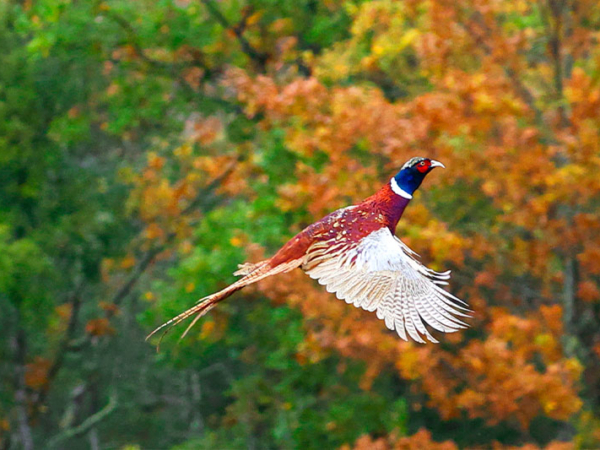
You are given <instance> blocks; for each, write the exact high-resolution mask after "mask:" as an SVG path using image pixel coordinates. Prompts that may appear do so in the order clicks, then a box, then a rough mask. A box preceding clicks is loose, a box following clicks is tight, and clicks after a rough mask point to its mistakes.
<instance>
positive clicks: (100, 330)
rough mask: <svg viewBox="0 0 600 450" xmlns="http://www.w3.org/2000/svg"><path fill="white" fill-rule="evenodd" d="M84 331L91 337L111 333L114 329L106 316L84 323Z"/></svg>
mask: <svg viewBox="0 0 600 450" xmlns="http://www.w3.org/2000/svg"><path fill="white" fill-rule="evenodd" d="M85 332H86V333H87V334H89V335H90V336H93V337H102V336H107V335H112V334H114V333H115V329H114V328H113V327H112V325H111V324H110V322H109V320H108V319H107V318H106V317H101V318H98V319H91V320H89V321H88V323H86V324H85Z"/></svg>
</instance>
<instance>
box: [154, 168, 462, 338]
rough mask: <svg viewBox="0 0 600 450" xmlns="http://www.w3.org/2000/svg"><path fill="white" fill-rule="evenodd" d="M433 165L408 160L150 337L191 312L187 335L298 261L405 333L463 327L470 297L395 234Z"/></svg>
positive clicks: (346, 297) (344, 297)
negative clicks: (227, 302)
mask: <svg viewBox="0 0 600 450" xmlns="http://www.w3.org/2000/svg"><path fill="white" fill-rule="evenodd" d="M435 167H444V166H443V164H441V163H439V162H437V161H434V160H431V159H428V158H421V157H417V158H412V159H410V160H409V161H408V162H407V163H406V164H404V166H403V167H402V169H401V170H400V171H399V172H398V174H396V176H394V177H393V178H392V179H391V180H390V182H389V183H387V184H386V185H384V186H383V187H382V188H381V189H380V190H379V191H378V192H376V193H375V194H374V195H372V196H371V197H369V198H367V199H365V200H364V201H362V202H361V203H359V204H358V205H355V206H349V207H346V208H342V209H339V210H337V211H334V212H332V213H331V214H329V215H327V216H325V217H324V218H323V219H321V220H319V221H318V222H315V223H313V224H312V225H309V226H308V227H307V228H305V229H304V230H302V231H301V232H300V233H298V234H297V235H296V236H294V237H293V238H292V239H290V240H289V241H288V242H287V243H286V244H285V245H284V246H283V247H281V249H279V251H278V252H277V253H275V255H273V256H272V257H271V258H269V259H267V260H265V261H261V262H258V263H255V264H250V263H246V264H243V265H240V268H239V270H238V271H237V272H236V273H235V275H239V276H242V278H241V279H239V280H238V281H236V282H235V283H233V284H231V285H230V286H228V287H226V288H225V289H223V290H222V291H219V292H217V293H215V294H212V295H209V296H208V297H205V298H203V299H200V300H199V301H198V302H197V304H196V305H195V306H193V307H191V308H190V309H188V310H187V311H185V312H183V313H182V314H180V315H178V316H177V317H174V318H173V319H171V320H170V321H168V322H167V323H165V324H163V325H161V326H160V327H159V328H157V329H156V330H154V331H153V332H152V333H151V334H150V336H152V335H153V334H154V333H156V332H157V331H159V330H163V329H164V330H168V329H169V328H170V327H172V326H175V325H177V324H179V323H181V322H182V321H184V320H185V319H187V318H189V317H192V316H194V319H193V321H192V322H191V323H190V325H189V326H188V328H187V329H186V330H185V332H184V333H183V336H185V335H186V334H187V332H188V331H189V330H190V328H191V327H192V326H193V325H194V324H195V323H196V322H197V321H198V320H199V319H200V318H201V317H202V316H204V315H205V314H206V313H207V312H208V311H210V310H211V309H212V308H214V307H215V306H216V305H217V304H218V303H219V302H221V301H222V300H224V299H226V298H227V297H229V296H230V295H231V294H233V293H234V292H236V291H238V290H240V289H242V288H244V287H245V286H248V285H249V284H252V283H256V282H257V281H259V280H262V279H263V278H266V277H269V276H272V275H276V274H279V273H285V272H289V271H291V270H293V269H295V268H298V267H300V268H302V270H304V271H305V272H306V273H307V274H308V275H309V276H310V277H311V278H314V279H316V280H318V282H319V283H320V284H322V285H324V286H325V288H326V289H327V291H328V292H332V293H335V294H336V296H337V297H338V298H339V299H341V300H345V301H346V303H350V304H353V305H354V306H356V307H360V308H363V309H365V310H367V311H374V312H376V314H377V317H378V318H379V319H382V320H384V322H385V324H386V326H387V327H388V328H389V329H391V330H395V331H396V332H397V333H398V335H399V336H400V337H401V338H402V339H405V340H408V339H409V338H411V339H413V340H415V341H417V342H422V343H424V342H425V340H424V339H423V338H426V339H428V340H429V341H431V342H438V341H437V340H436V339H435V338H434V337H433V336H432V335H431V333H430V331H429V330H428V329H427V327H426V325H428V326H430V327H431V328H433V329H435V330H437V331H441V332H445V333H451V332H455V331H458V330H460V329H463V328H466V327H467V324H466V323H465V322H464V321H463V320H462V318H465V317H468V316H469V314H468V313H469V309H468V308H467V305H466V303H464V302H463V301H462V300H459V299H458V298H456V297H455V296H453V295H452V294H450V293H449V292H447V291H445V290H444V289H443V288H442V287H441V286H443V285H446V284H447V282H446V280H448V279H449V278H450V274H449V272H445V273H438V272H434V271H433V270H430V269H428V268H427V267H425V266H424V265H422V264H421V263H420V262H419V261H417V259H416V256H417V255H416V254H415V253H414V252H413V251H412V250H410V249H409V248H408V247H407V246H406V245H404V244H403V243H402V241H400V240H399V239H398V238H397V237H396V236H395V235H394V232H395V230H396V225H397V224H398V221H399V220H400V218H401V217H402V213H403V212H404V209H405V208H406V206H407V205H408V204H409V202H410V200H411V199H412V195H413V193H414V192H415V190H416V189H418V188H419V186H420V185H421V183H422V181H423V179H424V178H425V176H426V175H427V174H428V173H429V172H431V170H433V169H434V168H435ZM150 336H148V337H150ZM183 336H182V337H183Z"/></svg>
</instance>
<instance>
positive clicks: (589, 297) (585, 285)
mask: <svg viewBox="0 0 600 450" xmlns="http://www.w3.org/2000/svg"><path fill="white" fill-rule="evenodd" d="M577 297H579V298H580V299H581V300H583V301H586V302H597V301H600V289H598V285H597V284H596V283H594V282H593V281H590V280H586V281H582V282H581V283H579V287H578V289H577Z"/></svg>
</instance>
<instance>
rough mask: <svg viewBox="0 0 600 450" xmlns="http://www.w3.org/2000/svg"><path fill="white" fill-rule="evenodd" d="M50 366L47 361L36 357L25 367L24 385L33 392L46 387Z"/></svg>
mask: <svg viewBox="0 0 600 450" xmlns="http://www.w3.org/2000/svg"><path fill="white" fill-rule="evenodd" d="M50 366H51V363H50V361H49V360H48V359H46V358H42V357H40V356H36V357H35V359H34V360H33V362H31V363H29V364H27V365H26V366H25V385H26V386H27V387H29V388H31V389H35V390H39V389H42V388H43V387H44V386H46V383H47V382H48V371H49V370H50Z"/></svg>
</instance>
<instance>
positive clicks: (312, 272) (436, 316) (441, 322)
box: [302, 227, 470, 343]
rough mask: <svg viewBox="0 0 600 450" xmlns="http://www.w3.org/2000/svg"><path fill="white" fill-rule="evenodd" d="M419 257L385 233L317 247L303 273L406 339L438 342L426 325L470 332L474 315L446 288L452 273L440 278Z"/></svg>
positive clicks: (439, 274)
mask: <svg viewBox="0 0 600 450" xmlns="http://www.w3.org/2000/svg"><path fill="white" fill-rule="evenodd" d="M415 256H416V254H415V253H414V252H413V251H412V250H410V249H409V248H408V247H407V246H406V245H404V243H402V241H400V239H398V238H396V237H395V236H394V235H392V233H391V232H390V230H389V229H388V228H387V227H384V228H381V229H379V230H377V231H375V232H373V233H371V234H369V235H368V236H366V237H364V238H362V239H361V240H360V241H358V242H348V241H345V242H344V241H338V242H335V241H333V242H332V241H324V242H318V243H315V244H313V245H312V246H311V248H310V249H309V250H308V252H307V256H306V259H305V262H304V264H303V267H302V268H303V269H304V270H305V272H306V273H307V274H308V275H309V276H310V277H311V278H314V279H316V280H318V281H319V283H320V284H322V285H324V286H326V288H327V291H329V292H335V293H336V296H337V297H338V298H339V299H341V300H345V301H346V303H351V304H353V305H354V306H357V307H360V308H363V309H366V310H367V311H376V312H377V317H378V318H379V319H383V320H385V324H386V326H387V327H388V328H389V329H390V330H394V329H395V330H396V332H397V333H398V335H399V336H400V337H401V338H402V339H404V340H408V338H407V333H408V336H410V337H411V338H412V339H413V340H415V341H417V342H421V343H425V341H424V340H423V338H422V337H421V335H423V336H425V337H426V338H427V339H429V340H430V341H431V342H438V341H437V340H436V339H435V338H434V337H433V336H431V334H430V333H429V331H428V330H427V328H426V327H425V325H424V324H427V325H430V326H431V327H432V328H434V329H436V330H438V331H442V332H445V333H452V332H455V331H458V330H460V329H463V328H467V327H468V325H467V324H466V323H464V322H463V321H461V320H460V319H459V318H458V317H469V314H467V313H468V312H470V310H469V309H468V308H466V306H468V305H467V304H466V303H464V302H463V301H462V300H460V299H458V298H456V297H455V296H453V295H452V294H450V293H449V292H446V291H445V290H444V289H442V288H441V287H440V286H441V285H445V284H448V283H446V282H445V281H444V280H447V279H449V278H450V272H445V273H438V272H434V271H433V270H431V269H428V268H427V267H425V266H424V265H422V264H421V263H420V262H418V261H417V260H416V259H415V258H414V257H415ZM461 304H462V305H464V306H461Z"/></svg>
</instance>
